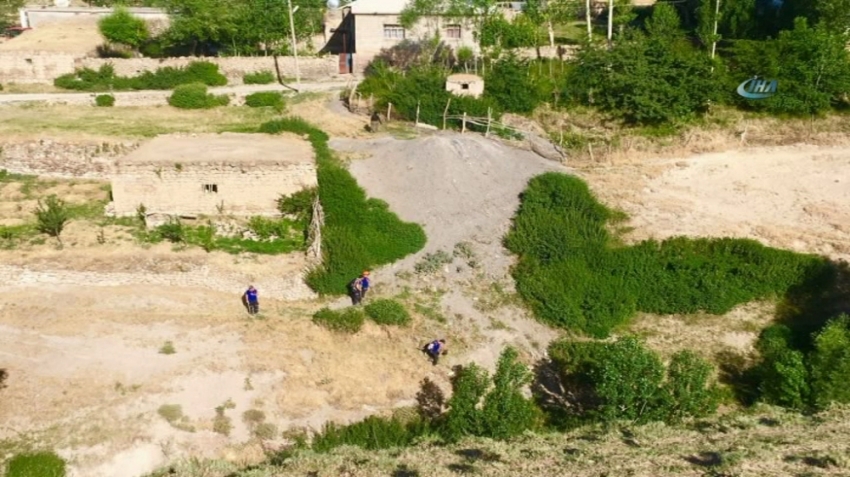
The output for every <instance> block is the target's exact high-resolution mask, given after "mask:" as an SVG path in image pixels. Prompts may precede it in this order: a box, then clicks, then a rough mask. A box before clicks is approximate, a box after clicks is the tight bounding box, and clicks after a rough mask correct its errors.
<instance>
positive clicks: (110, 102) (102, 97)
mask: <svg viewBox="0 0 850 477" xmlns="http://www.w3.org/2000/svg"><path fill="white" fill-rule="evenodd" d="M94 104H96V105H98V106H100V107H107V108H108V107H111V106H115V96H112V95H111V94H99V95H97V96H95V97H94Z"/></svg>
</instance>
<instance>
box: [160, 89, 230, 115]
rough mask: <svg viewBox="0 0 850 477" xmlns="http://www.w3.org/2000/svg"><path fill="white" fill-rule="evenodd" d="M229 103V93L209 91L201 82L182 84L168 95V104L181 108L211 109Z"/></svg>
mask: <svg viewBox="0 0 850 477" xmlns="http://www.w3.org/2000/svg"><path fill="white" fill-rule="evenodd" d="M228 103H230V98H229V97H228V96H227V95H214V94H212V93H207V86H206V85H204V84H201V83H192V84H184V85H180V86H178V87H176V88H174V92H173V93H172V94H171V96H169V97H168V104H170V105H171V106H174V107H175V108H180V109H210V108H215V107H217V106H227V104H228Z"/></svg>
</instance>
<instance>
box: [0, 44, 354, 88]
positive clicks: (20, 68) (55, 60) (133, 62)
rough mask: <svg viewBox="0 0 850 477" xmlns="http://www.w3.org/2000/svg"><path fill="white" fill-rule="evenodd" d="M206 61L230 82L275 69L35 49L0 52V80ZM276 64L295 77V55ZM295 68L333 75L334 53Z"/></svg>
mask: <svg viewBox="0 0 850 477" xmlns="http://www.w3.org/2000/svg"><path fill="white" fill-rule="evenodd" d="M199 60H203V61H209V62H212V63H215V64H217V65H218V67H219V69H220V70H221V72H222V74H224V75H225V76H226V77H227V80H228V82H229V83H230V84H241V83H242V77H243V76H244V75H245V73H255V72H258V71H275V59H274V57H271V56H263V57H222V58H218V57H213V58H195V57H183V58H163V59H156V58H130V59H121V58H77V57H75V56H74V55H72V54H62V53H50V52H39V51H30V52H26V51H2V52H0V83H48V84H50V83H53V80H54V79H56V77H57V76H61V75H63V74H67V73H73V72H74V71H75V69H76V68H84V67H87V68H92V69H95V70H96V69H98V68H100V67H101V66H102V65H104V64H106V63H111V64H112V66H113V67H114V68H115V73H116V74H117V75H119V76H135V75H138V74H140V73H142V72H144V71H155V70H156V69H157V68H161V67H165V66H171V67H180V66H186V65H188V64H189V63H190V62H192V61H199ZM277 65H278V67H279V69H280V74H281V76H283V77H287V78H294V77H295V58H293V57H290V56H281V57H278V58H277ZM298 69H299V71H300V72H301V78H302V79H305V80H315V79H323V78H328V77H332V76H337V75H338V73H339V64H338V59H337V58H336V57H334V56H324V57H303V58H298Z"/></svg>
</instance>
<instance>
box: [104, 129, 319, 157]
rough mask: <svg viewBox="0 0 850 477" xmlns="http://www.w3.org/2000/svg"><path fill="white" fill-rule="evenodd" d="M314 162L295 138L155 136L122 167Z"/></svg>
mask: <svg viewBox="0 0 850 477" xmlns="http://www.w3.org/2000/svg"><path fill="white" fill-rule="evenodd" d="M312 161H313V149H312V147H311V146H310V143H308V142H307V141H305V140H304V139H301V138H300V137H298V136H296V135H294V134H279V135H278V134H276V135H274V136H269V135H263V134H239V133H222V134H189V135H163V136H157V137H155V138H153V139H151V140H150V141H147V142H145V143H144V144H142V145H141V146H140V147H139V148H138V149H136V150H135V151H133V152H131V153H130V154H128V155H127V156H126V157H124V158H123V159H122V160H121V162H123V163H157V162H166V163H180V164H193V163H194V164H198V163H231V164H251V163H256V164H272V163H290V164H301V163H310V162H312Z"/></svg>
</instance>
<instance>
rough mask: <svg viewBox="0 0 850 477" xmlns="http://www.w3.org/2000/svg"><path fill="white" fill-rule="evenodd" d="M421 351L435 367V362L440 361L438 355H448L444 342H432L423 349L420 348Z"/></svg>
mask: <svg viewBox="0 0 850 477" xmlns="http://www.w3.org/2000/svg"><path fill="white" fill-rule="evenodd" d="M422 351H424V352H425V354H427V355H428V357H429V358H431V363H433V364H434V366H436V365H437V362H439V360H440V355H443V354H448V350H447V349H446V340H444V339H441V340H434V341H432V342H430V343H428V344H426V345H425V347H423V348H422Z"/></svg>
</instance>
